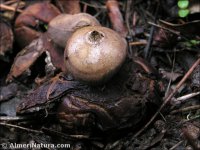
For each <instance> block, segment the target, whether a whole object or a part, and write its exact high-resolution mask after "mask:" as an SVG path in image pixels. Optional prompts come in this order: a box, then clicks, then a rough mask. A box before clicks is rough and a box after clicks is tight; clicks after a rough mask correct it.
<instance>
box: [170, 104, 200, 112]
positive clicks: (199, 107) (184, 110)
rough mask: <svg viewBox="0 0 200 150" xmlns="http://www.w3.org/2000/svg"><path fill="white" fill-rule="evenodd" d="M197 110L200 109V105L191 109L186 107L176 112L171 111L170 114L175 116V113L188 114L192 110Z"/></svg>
mask: <svg viewBox="0 0 200 150" xmlns="http://www.w3.org/2000/svg"><path fill="white" fill-rule="evenodd" d="M196 109H200V105H194V106H189V107H185V108H182V109H177V110H174V111H171V112H170V114H175V113H179V112H186V111H191V110H196Z"/></svg>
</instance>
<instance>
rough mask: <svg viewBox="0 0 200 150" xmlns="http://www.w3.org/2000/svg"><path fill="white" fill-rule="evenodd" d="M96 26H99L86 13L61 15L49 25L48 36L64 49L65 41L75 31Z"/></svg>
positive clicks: (96, 21)
mask: <svg viewBox="0 0 200 150" xmlns="http://www.w3.org/2000/svg"><path fill="white" fill-rule="evenodd" d="M97 25H100V23H99V22H98V20H97V19H96V18H95V17H93V16H91V15H89V14H87V13H78V14H74V15H70V14H61V15H59V16H57V17H56V18H54V19H53V20H52V21H51V22H50V23H49V27H48V34H49V35H50V37H51V39H52V40H53V41H54V43H56V44H57V45H59V46H60V47H63V48H65V46H66V41H67V40H68V38H69V37H70V36H71V34H72V33H73V32H74V31H75V30H77V29H79V28H81V27H84V26H97Z"/></svg>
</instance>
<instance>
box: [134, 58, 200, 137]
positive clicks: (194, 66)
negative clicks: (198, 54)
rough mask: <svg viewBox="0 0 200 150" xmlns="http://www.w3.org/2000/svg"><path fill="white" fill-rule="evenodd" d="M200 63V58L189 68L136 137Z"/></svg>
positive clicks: (137, 134)
mask: <svg viewBox="0 0 200 150" xmlns="http://www.w3.org/2000/svg"><path fill="white" fill-rule="evenodd" d="M199 64H200V58H198V59H197V61H196V62H195V63H194V64H193V65H192V67H191V68H190V69H189V70H188V72H187V73H186V74H185V76H184V77H183V78H182V79H181V81H180V82H179V83H178V85H177V86H176V88H175V89H174V90H173V91H172V93H171V94H169V95H168V96H167V97H166V98H164V102H163V104H162V105H161V106H160V108H159V109H158V110H157V112H156V113H155V114H154V115H153V117H152V118H151V119H150V120H149V122H148V123H147V124H146V125H145V126H144V127H143V128H142V129H141V130H139V131H138V132H137V133H136V134H135V135H134V138H136V137H137V136H139V135H140V134H141V133H142V132H143V131H144V130H145V129H146V128H147V127H148V126H149V125H150V124H151V123H152V122H153V121H154V119H155V118H156V117H157V115H158V114H159V113H160V111H161V110H162V109H163V108H164V106H165V105H166V104H167V103H168V102H169V101H170V100H171V98H172V97H173V96H174V95H175V94H176V92H177V91H178V89H179V88H180V87H181V86H182V85H183V83H184V82H185V81H186V80H187V79H188V77H189V76H190V75H191V74H192V72H193V71H194V69H195V68H196V67H197V66H198V65H199Z"/></svg>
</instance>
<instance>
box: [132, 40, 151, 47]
mask: <svg viewBox="0 0 200 150" xmlns="http://www.w3.org/2000/svg"><path fill="white" fill-rule="evenodd" d="M146 44H147V42H146V41H143V42H140V41H137V42H130V43H129V45H131V46H142V45H146Z"/></svg>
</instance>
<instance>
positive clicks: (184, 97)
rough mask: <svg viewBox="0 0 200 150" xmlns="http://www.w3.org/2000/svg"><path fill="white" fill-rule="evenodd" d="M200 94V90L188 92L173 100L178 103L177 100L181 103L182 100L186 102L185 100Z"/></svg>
mask: <svg viewBox="0 0 200 150" xmlns="http://www.w3.org/2000/svg"><path fill="white" fill-rule="evenodd" d="M199 94H200V91H199V92H194V93H190V94H187V95H184V96H181V97H178V98H174V99H173V102H175V103H177V102H179V103H181V102H184V101H186V100H187V99H189V98H192V97H195V96H197V95H199Z"/></svg>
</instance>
